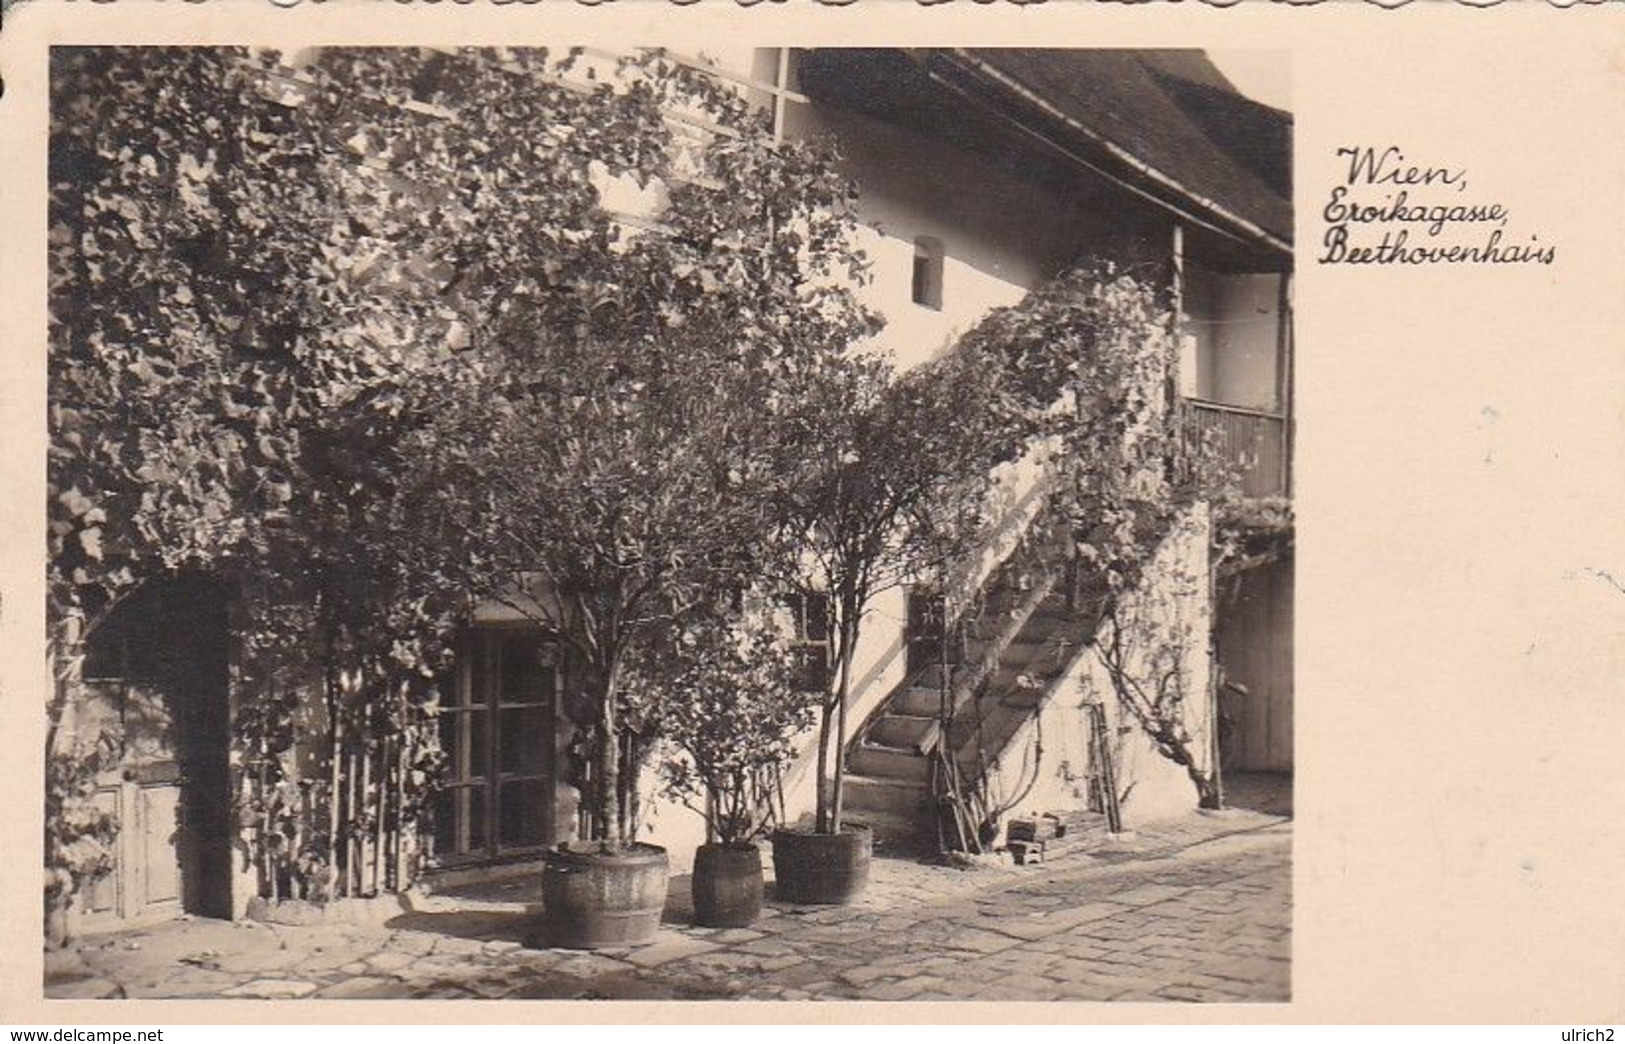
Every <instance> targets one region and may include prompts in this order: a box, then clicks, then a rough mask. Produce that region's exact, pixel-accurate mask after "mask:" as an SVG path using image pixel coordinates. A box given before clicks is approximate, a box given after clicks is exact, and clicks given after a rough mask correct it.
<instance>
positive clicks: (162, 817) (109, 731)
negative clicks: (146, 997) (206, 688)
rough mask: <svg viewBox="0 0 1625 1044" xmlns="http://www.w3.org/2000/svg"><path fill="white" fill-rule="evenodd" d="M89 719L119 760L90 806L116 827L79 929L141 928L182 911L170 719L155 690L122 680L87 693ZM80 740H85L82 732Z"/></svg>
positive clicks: (177, 774) (176, 762) (180, 781)
mask: <svg viewBox="0 0 1625 1044" xmlns="http://www.w3.org/2000/svg"><path fill="white" fill-rule="evenodd" d="M87 695H88V700H87V702H86V705H85V706H82V707H81V718H82V719H83V718H86V717H88V718H92V719H94V721H95V724H96V726H97V727H98V732H99V734H100V735H104V736H107V737H110V738H109V740H108V742H110V743H116V744H117V745H118V746H119V748H120V756H119V757H118V758H117V759H116V760H115V761H114V762H113V764H112V766H111V767H110V768H109V770H108V771H107V772H105V773H104V774H103V775H102V777H101V778H100V780H99V783H100V785H99V787H98V788H97V794H96V797H97V804H98V805H99V806H100V808H101V809H102V810H103V811H105V812H107V813H109V814H111V816H112V817H113V820H114V822H115V824H116V826H117V831H118V834H117V837H116V839H115V841H114V849H113V868H112V870H111V872H109V873H108V874H106V875H105V876H103V877H101V878H100V879H98V880H96V881H95V882H93V883H92V884H91V885H90V886H89V888H88V889H87V890H86V891H85V893H84V894H83V895H82V896H81V899H80V909H81V913H82V921H83V924H84V925H85V927H96V926H97V925H100V924H107V923H112V922H120V921H148V920H155V919H160V918H164V917H173V916H175V915H177V914H180V913H181V912H182V911H183V903H182V870H181V865H182V835H183V830H182V823H181V818H180V810H181V791H182V787H183V786H184V785H185V776H184V774H183V773H182V771H181V765H180V759H179V756H178V752H177V750H176V747H175V740H174V734H175V728H174V720H173V717H172V715H171V713H170V709H169V706H168V701H166V700H165V699H164V697H163V694H162V693H161V692H159V691H158V690H157V689H155V688H153V687H150V686H145V685H141V684H138V683H127V682H123V681H113V682H106V681H103V682H100V683H96V684H93V685H91V686H88V687H87ZM81 731H82V732H84V734H87V735H92V734H98V733H90V732H88V731H85V730H83V726H81Z"/></svg>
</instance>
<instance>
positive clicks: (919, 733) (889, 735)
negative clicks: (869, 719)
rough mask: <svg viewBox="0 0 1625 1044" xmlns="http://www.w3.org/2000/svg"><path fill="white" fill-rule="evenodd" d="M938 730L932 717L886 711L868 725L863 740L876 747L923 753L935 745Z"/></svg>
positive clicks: (935, 720)
mask: <svg viewBox="0 0 1625 1044" xmlns="http://www.w3.org/2000/svg"><path fill="white" fill-rule="evenodd" d="M940 731H941V729H940V728H939V726H938V724H937V719H936V718H934V717H908V716H904V715H901V714H894V713H886V714H882V715H881V716H880V717H879V718H878V719H876V720H875V722H874V724H872V725H870V726H869V730H868V732H867V733H866V734H865V735H864V741H865V742H867V743H869V744H870V745H872V746H876V747H889V748H891V749H892V750H906V751H909V752H911V753H914V754H924V753H926V752H927V751H929V750H930V749H931V748H932V747H933V746H935V745H936V742H937V735H938V733H939V732H940Z"/></svg>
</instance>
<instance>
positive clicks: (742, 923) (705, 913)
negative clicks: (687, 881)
mask: <svg viewBox="0 0 1625 1044" xmlns="http://www.w3.org/2000/svg"><path fill="white" fill-rule="evenodd" d="M693 887H694V923H695V924H697V925H700V926H701V927H704V928H747V927H749V926H750V925H751V924H754V923H755V921H756V918H758V917H760V916H761V915H762V853H761V850H760V849H758V848H757V847H756V846H755V845H753V844H749V843H743V844H716V845H701V846H700V847H699V848H698V849H697V850H696V851H695V852H694V878H693Z"/></svg>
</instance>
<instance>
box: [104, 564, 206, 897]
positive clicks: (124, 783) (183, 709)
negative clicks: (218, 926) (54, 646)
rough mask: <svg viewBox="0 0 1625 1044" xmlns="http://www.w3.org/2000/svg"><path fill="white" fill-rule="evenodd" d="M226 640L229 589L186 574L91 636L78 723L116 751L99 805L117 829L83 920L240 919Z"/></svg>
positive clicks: (118, 612)
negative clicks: (235, 893) (235, 898)
mask: <svg viewBox="0 0 1625 1044" xmlns="http://www.w3.org/2000/svg"><path fill="white" fill-rule="evenodd" d="M227 639H228V631H227V622H226V600H225V597H224V593H223V592H222V590H221V589H220V588H219V586H218V585H216V584H213V583H211V582H209V581H206V580H201V579H192V578H187V579H177V580H170V581H164V582H159V583H151V584H148V585H147V586H146V587H144V588H143V589H141V590H140V591H137V592H135V593H134V594H132V595H130V596H128V597H127V598H126V599H125V600H124V601H123V602H122V603H121V604H120V605H119V606H117V607H116V608H115V609H114V610H113V611H112V613H111V615H110V616H109V617H108V618H107V620H106V621H105V622H103V623H102V624H101V625H100V626H99V627H97V628H96V630H95V631H94V632H93V633H92V634H91V635H90V637H89V639H88V640H87V642H86V647H85V660H84V666H83V669H82V671H81V684H80V685H79V687H78V691H77V692H76V693H75V695H74V700H73V707H72V715H73V729H72V731H73V733H74V734H75V735H76V736H77V737H79V738H80V739H82V740H87V741H89V742H100V743H101V744H103V745H104V748H106V749H108V750H109V751H110V753H111V755H112V756H111V757H110V759H109V760H108V762H107V764H108V767H107V769H106V770H105V771H103V772H102V773H101V775H100V776H99V777H98V780H97V784H98V785H97V791H96V802H97V804H98V805H99V806H100V807H101V809H102V811H104V812H106V813H108V814H110V815H111V816H112V817H113V819H114V820H115V822H116V823H117V827H118V833H117V839H116V841H115V843H114V846H113V847H114V851H113V867H112V870H111V871H110V872H108V873H107V874H104V875H103V876H101V877H99V878H97V879H96V880H94V881H93V882H91V883H90V884H89V885H88V886H87V887H86V888H85V889H84V890H83V891H82V892H81V893H80V895H79V896H78V899H77V902H76V907H77V919H78V921H79V924H80V927H82V928H87V929H89V928H95V927H98V926H107V927H112V926H115V925H117V924H120V923H127V922H132V921H147V920H155V919H161V918H164V917H172V916H176V915H178V914H181V913H192V914H198V915H201V916H207V917H230V916H231V912H232V911H231V837H232V831H231V824H232V812H231V785H230V780H231V775H230V764H229V760H228V750H229V746H230V727H231V716H230V709H229V703H228V699H227V693H228V675H227V648H228V646H227Z"/></svg>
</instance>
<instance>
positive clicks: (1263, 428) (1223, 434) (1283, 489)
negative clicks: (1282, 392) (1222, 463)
mask: <svg viewBox="0 0 1625 1044" xmlns="http://www.w3.org/2000/svg"><path fill="white" fill-rule="evenodd" d="M1185 431H1186V433H1187V435H1188V436H1190V437H1191V438H1211V439H1212V440H1213V443H1214V445H1215V446H1216V447H1217V449H1218V451H1219V453H1220V455H1221V456H1222V457H1223V459H1225V460H1227V461H1229V462H1231V463H1232V464H1235V465H1236V466H1237V467H1238V468H1239V469H1240V472H1241V488H1242V492H1243V493H1244V494H1245V495H1246V496H1249V497H1281V496H1286V495H1287V493H1288V483H1289V477H1288V470H1287V469H1288V467H1289V464H1288V460H1287V444H1286V419H1285V418H1284V417H1282V416H1281V415H1280V414H1277V413H1270V412H1268V411H1265V410H1255V409H1248V408H1247V407H1244V406H1230V405H1226V404H1225V403H1220V402H1208V401H1207V400H1206V399H1190V398H1187V399H1186V400H1185Z"/></svg>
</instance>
